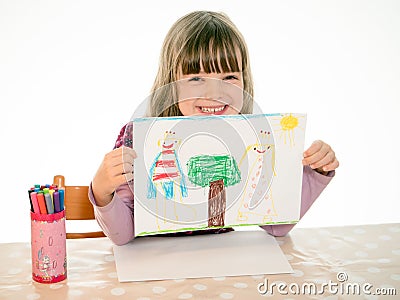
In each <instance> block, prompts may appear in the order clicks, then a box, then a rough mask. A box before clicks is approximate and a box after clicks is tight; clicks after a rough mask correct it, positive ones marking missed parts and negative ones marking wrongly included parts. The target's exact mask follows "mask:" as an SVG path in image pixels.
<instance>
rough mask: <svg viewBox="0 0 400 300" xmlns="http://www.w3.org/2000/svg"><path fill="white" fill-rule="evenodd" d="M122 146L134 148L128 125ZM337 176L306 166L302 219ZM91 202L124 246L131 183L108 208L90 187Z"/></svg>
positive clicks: (275, 230) (130, 232) (278, 232)
mask: <svg viewBox="0 0 400 300" xmlns="http://www.w3.org/2000/svg"><path fill="white" fill-rule="evenodd" d="M122 145H125V146H128V147H132V128H131V127H126V125H125V126H124V127H123V128H122V129H121V131H120V134H119V136H118V138H117V141H116V143H115V147H114V148H118V147H120V146H122ZM334 175H335V172H334V171H331V172H329V173H328V174H327V175H322V174H320V173H318V172H316V171H314V170H312V169H311V168H310V167H309V166H304V168H303V182H302V192H301V208H300V218H302V217H303V216H304V214H305V213H306V212H307V211H308V209H309V208H310V207H311V205H312V204H313V203H314V201H315V200H316V199H317V198H318V196H319V195H320V194H321V193H322V191H323V190H324V189H325V187H326V186H327V185H328V184H329V182H330V181H331V180H332V178H333V176H334ZM130 184H132V183H130ZM89 199H90V201H91V202H92V204H93V206H94V212H95V216H96V220H97V222H98V223H99V225H100V227H101V228H102V230H103V231H104V233H105V234H106V236H108V237H109V238H110V240H111V241H112V242H113V243H114V244H116V245H124V244H126V243H128V242H129V241H131V240H132V239H133V238H134V237H135V232H134V220H133V193H132V189H131V187H129V185H128V183H126V184H124V185H121V186H119V187H118V188H117V189H116V191H115V192H114V196H113V198H112V200H111V202H110V203H108V204H107V205H106V206H97V204H96V199H95V198H94V195H93V191H92V186H91V185H90V188H89ZM294 226H295V224H282V225H264V226H261V228H263V229H264V230H266V231H267V232H268V233H269V234H271V235H274V236H283V235H286V234H287V233H288V232H289V231H290V230H291V229H292V228H293V227H294ZM226 231H229V229H225V228H221V229H217V230H215V229H211V230H208V231H206V232H212V233H222V232H226ZM202 232H204V231H202Z"/></svg>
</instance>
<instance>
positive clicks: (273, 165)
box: [133, 113, 306, 236]
mask: <svg viewBox="0 0 400 300" xmlns="http://www.w3.org/2000/svg"><path fill="white" fill-rule="evenodd" d="M305 121H306V116H305V115H302V114H291V113H290V114H273V115H262V114H261V115H229V116H204V117H203V116H190V117H187V116H186V117H166V118H139V119H134V120H133V135H134V136H133V148H134V149H135V151H136V153H137V158H136V159H135V164H134V174H135V176H134V187H133V188H134V195H135V199H134V208H135V209H134V220H135V235H136V236H140V235H149V234H157V233H163V232H174V231H192V230H197V229H207V228H210V227H230V226H238V225H240V226H243V225H256V224H257V225H264V224H283V223H290V224H292V223H296V222H297V221H298V220H299V216H300V201H301V182H302V172H303V166H302V163H301V161H302V156H303V150H304V149H303V146H304V130H298V129H304V128H305ZM160 137H161V138H160Z"/></svg>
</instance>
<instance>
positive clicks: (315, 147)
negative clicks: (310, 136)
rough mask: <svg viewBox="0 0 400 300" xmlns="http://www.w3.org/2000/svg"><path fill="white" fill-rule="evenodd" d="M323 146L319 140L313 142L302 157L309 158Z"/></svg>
mask: <svg viewBox="0 0 400 300" xmlns="http://www.w3.org/2000/svg"><path fill="white" fill-rule="evenodd" d="M323 144H324V143H323V142H322V141H320V140H317V141H314V142H313V143H312V144H311V146H310V147H309V148H308V149H307V150H306V151H304V153H303V157H309V156H311V155H313V154H314V153H316V152H318V151H319V150H320V149H321V148H322V146H323Z"/></svg>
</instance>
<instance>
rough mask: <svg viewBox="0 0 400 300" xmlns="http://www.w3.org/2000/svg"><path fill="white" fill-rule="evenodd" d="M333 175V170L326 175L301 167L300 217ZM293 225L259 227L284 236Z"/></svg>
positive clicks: (272, 233)
mask: <svg viewBox="0 0 400 300" xmlns="http://www.w3.org/2000/svg"><path fill="white" fill-rule="evenodd" d="M333 176H335V171H330V172H329V173H328V174H327V175H322V174H320V173H318V172H317V171H314V170H313V169H311V168H310V167H309V166H304V167H303V183H302V190H301V207H300V219H301V218H302V217H303V216H304V215H305V213H306V212H307V211H308V210H309V208H310V207H311V205H312V204H313V203H314V202H315V200H316V199H317V198H318V196H319V195H320V194H321V193H322V191H323V190H324V189H325V188H326V186H327V185H328V184H329V182H330V181H331V180H332V178H333ZM295 225H296V224H282V225H264V226H260V227H261V228H262V229H264V230H265V231H267V232H268V233H269V234H271V235H273V236H284V235H286V234H288V232H289V231H290V230H292V228H293V227H294V226H295Z"/></svg>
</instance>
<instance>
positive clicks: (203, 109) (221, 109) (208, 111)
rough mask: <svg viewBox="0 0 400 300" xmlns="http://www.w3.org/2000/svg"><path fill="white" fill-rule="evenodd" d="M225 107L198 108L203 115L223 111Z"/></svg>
mask: <svg viewBox="0 0 400 300" xmlns="http://www.w3.org/2000/svg"><path fill="white" fill-rule="evenodd" d="M224 108H225V106H220V107H200V109H201V111H202V112H205V113H215V112H219V111H223V110H224Z"/></svg>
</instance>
